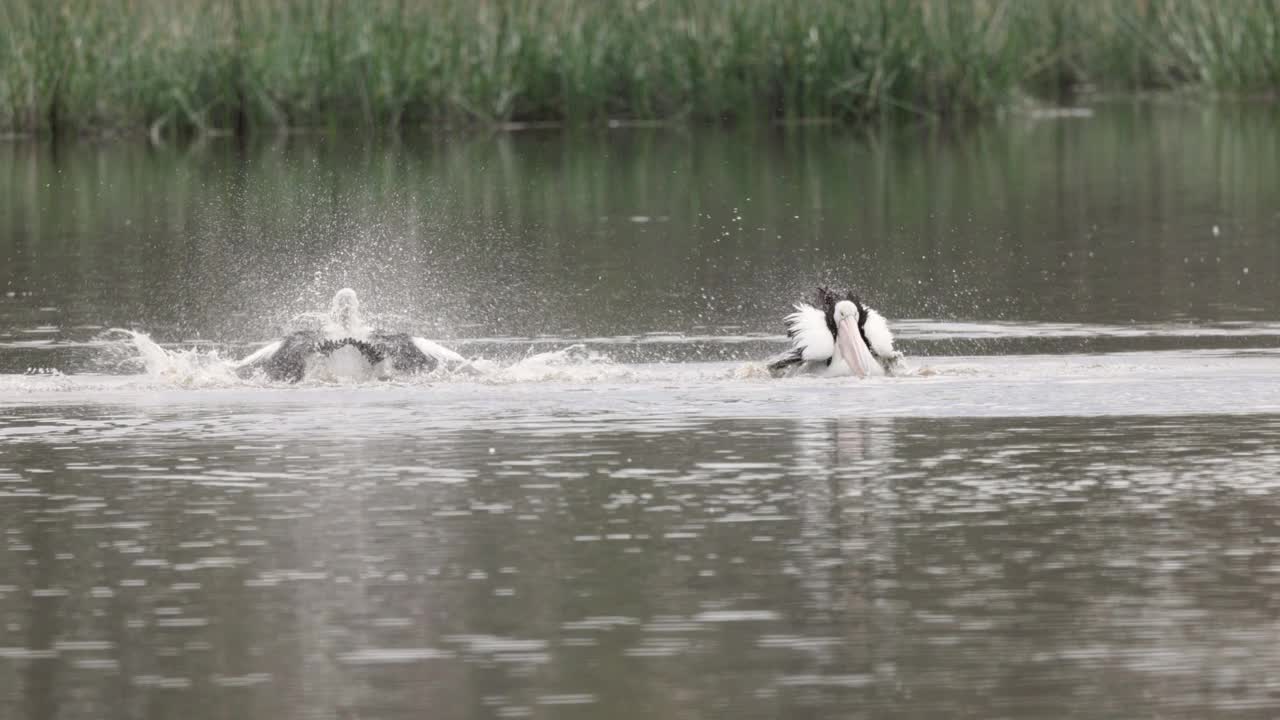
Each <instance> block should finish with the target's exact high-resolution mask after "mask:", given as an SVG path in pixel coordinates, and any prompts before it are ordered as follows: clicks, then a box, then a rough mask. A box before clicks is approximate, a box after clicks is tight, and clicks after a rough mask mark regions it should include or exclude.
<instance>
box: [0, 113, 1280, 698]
mask: <svg viewBox="0 0 1280 720" xmlns="http://www.w3.org/2000/svg"><path fill="white" fill-rule="evenodd" d="M1278 151H1280V126H1277V125H1276V124H1275V121H1274V118H1273V115H1272V114H1271V113H1270V112H1269V111H1267V110H1258V111H1249V110H1247V109H1243V110H1200V109H1195V110H1192V109H1187V108H1176V107H1174V108H1167V107H1151V106H1148V107H1137V108H1133V107H1128V106H1116V107H1103V108H1099V109H1098V110H1097V112H1096V113H1095V114H1094V116H1093V117H1090V118H1073V119H1068V120H1062V121H1046V122H1033V121H1023V120H1010V121H1006V122H1004V123H1000V124H994V125H991V126H987V127H980V128H975V129H972V130H966V131H956V132H954V133H934V132H929V131H898V132H894V133H888V134H863V133H851V132H847V131H837V130H806V131H794V132H765V131H722V132H712V133H707V132H696V133H686V132H683V131H674V130H664V131H656V132H649V131H626V132H621V131H617V132H608V133H599V134H591V135H581V136H579V135H562V134H528V135H514V136H501V137H497V138H490V137H470V138H447V139H445V138H417V139H411V140H406V141H405V142H404V143H403V144H401V145H395V146H385V145H379V146H363V145H360V144H359V143H355V142H353V141H349V140H346V139H342V140H335V139H328V140H325V139H320V138H291V139H289V140H288V141H287V142H284V143H281V144H278V145H266V146H261V147H252V148H248V149H244V150H236V149H234V148H232V147H229V146H225V145H219V144H216V143H214V144H209V145H205V146H197V147H191V148H183V149H167V150H153V149H148V148H146V147H143V146H138V145H133V144H129V143H111V144H105V145H88V144H85V145H77V146H71V147H62V148H59V149H58V150H57V152H54V151H52V150H50V149H49V148H36V147H30V146H25V145H0V169H2V172H0V190H2V192H0V260H2V261H3V262H2V264H0V532H2V533H3V545H0V717H4V718H9V717H15V718H31V719H33V720H46V719H52V718H75V719H79V718H112V719H115V718H134V717H148V718H170V717H190V718H193V719H194V718H201V719H202V718H210V719H212V718H230V717H234V718H254V719H257V718H262V719H265V718H308V719H309V718H342V719H344V720H345V719H355V718H360V719H369V718H410V717H414V718H416V717H432V718H437V717H438V718H479V717H544V718H562V717H563V718H568V717H584V718H596V717H627V718H702V717H725V718H772V717H867V718H881V717H893V718H899V717H900V718H916V717H984V718H985V717H1007V718H1046V719H1047V718H1059V717H1063V716H1073V717H1087V718H1112V717H1186V718H1206V717H1256V718H1273V717H1276V716H1277V715H1280V383H1277V375H1278V374H1280V285H1277V284H1276V283H1275V282H1274V278H1275V277H1276V271H1277V270H1280V267H1278V266H1280V243H1278V242H1277V239H1278V238H1280V208H1278V207H1277V205H1276V204H1275V198H1276V197H1280V163H1276V162H1274V160H1275V158H1276V157H1277V155H1278ZM825 279H830V280H834V281H838V282H845V283H848V284H852V285H856V286H857V287H859V288H861V289H863V291H864V294H865V295H866V296H867V297H868V299H869V300H871V301H872V304H874V305H875V306H877V307H878V308H879V309H881V310H882V311H884V312H885V314H886V315H888V316H889V317H890V319H891V321H893V325H894V327H895V329H897V330H898V333H899V336H900V338H901V345H902V348H903V349H904V350H906V351H907V353H908V355H909V356H910V360H909V363H910V368H911V372H909V373H908V374H906V375H905V376H902V377H895V378H880V379H874V380H867V381H855V380H851V379H834V380H822V379H814V378H798V379H787V380H774V379H771V378H769V377H768V376H767V374H766V373H764V372H763V371H762V370H761V367H760V361H761V360H762V359H764V358H765V357H767V356H768V355H769V354H770V353H772V352H774V351H776V350H778V349H780V348H781V347H782V343H783V340H782V337H781V326H780V322H779V321H780V317H781V316H782V315H783V314H784V313H785V312H786V311H787V310H788V307H789V303H790V302H792V301H793V300H795V299H801V298H803V297H804V296H806V295H807V294H808V288H809V287H810V286H811V285H812V284H813V283H814V282H816V281H819V280H825ZM345 285H350V286H352V287H355V288H356V289H357V290H359V291H360V293H361V296H362V298H363V299H364V300H365V302H366V304H367V305H368V306H369V307H370V308H371V309H372V311H373V312H374V314H375V316H376V318H377V319H378V321H379V322H380V324H383V325H386V326H392V327H396V328H399V329H412V330H414V331H415V332H420V333H422V334H425V335H428V336H430V337H436V338H440V339H442V340H444V341H446V342H447V343H448V344H450V345H452V346H454V347H456V348H458V349H459V350H461V351H463V352H464V353H466V354H468V355H470V356H478V357H481V358H484V360H485V362H486V363H487V364H486V365H485V367H486V368H487V371H486V373H485V374H483V375H481V376H474V375H465V374H458V375H453V374H438V375H433V376H428V377H425V378H416V379H410V380H405V381H395V382H377V383H363V384H350V383H338V384H333V383H320V382H304V383H302V384H301V385H299V386H282V385H273V384H270V383H263V382H261V381H259V380H242V379H240V378H238V377H236V376H235V375H234V374H232V373H230V372H229V371H228V370H227V369H226V366H225V363H224V362H223V360H224V359H226V358H234V357H240V356H243V355H244V354H245V353H247V352H248V351H249V350H250V349H251V348H252V347H255V346H256V345H258V344H260V343H262V342H264V341H266V340H269V339H271V338H273V337H275V336H277V335H278V333H280V332H281V331H282V330H283V329H284V328H286V327H288V326H289V324H290V323H291V322H292V321H293V319H294V318H296V316H298V315H299V314H300V313H304V312H307V311H315V310H319V309H323V307H324V305H325V303H326V301H327V298H328V297H329V296H330V295H331V294H332V293H333V291H334V290H335V289H336V288H337V287H342V286H345ZM110 328H130V329H136V330H142V331H145V332H147V333H148V334H149V335H150V336H151V338H152V339H154V340H156V341H157V342H159V343H160V344H161V345H162V346H163V347H164V351H163V352H160V351H158V350H157V351H156V352H154V353H153V354H152V355H146V353H139V347H140V345H139V344H138V343H137V342H134V341H132V340H131V339H129V338H128V336H126V335H124V334H123V333H119V332H107V330H108V329H110ZM572 346H578V347H572ZM141 347H142V348H143V350H147V351H150V350H151V349H152V348H151V346H149V345H141ZM565 348H570V349H569V350H565ZM27 368H53V369H56V370H57V371H58V372H57V373H52V374H50V373H45V374H39V375H26V374H24V372H25V371H26V370H27Z"/></svg>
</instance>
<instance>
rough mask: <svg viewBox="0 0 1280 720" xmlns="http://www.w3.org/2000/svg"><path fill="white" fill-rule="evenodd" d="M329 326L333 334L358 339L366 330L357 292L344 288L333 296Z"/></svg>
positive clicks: (330, 305)
mask: <svg viewBox="0 0 1280 720" xmlns="http://www.w3.org/2000/svg"><path fill="white" fill-rule="evenodd" d="M329 325H330V329H331V331H333V332H337V333H338V334H342V335H346V336H350V337H357V336H359V335H360V333H361V331H362V330H363V329H364V320H363V319H362V318H361V317H360V300H359V298H357V297H356V291H355V290H352V289H351V288H342V289H341V290H339V291H338V292H337V293H336V294H335V295H334V296H333V302H332V303H330V304H329Z"/></svg>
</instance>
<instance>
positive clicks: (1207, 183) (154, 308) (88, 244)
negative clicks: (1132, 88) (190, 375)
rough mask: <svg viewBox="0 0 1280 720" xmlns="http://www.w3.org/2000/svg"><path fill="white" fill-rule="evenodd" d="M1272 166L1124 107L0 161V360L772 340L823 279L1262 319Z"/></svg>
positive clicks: (1098, 319)
mask: <svg viewBox="0 0 1280 720" xmlns="http://www.w3.org/2000/svg"><path fill="white" fill-rule="evenodd" d="M744 148H748V149H749V151H744ZM1278 154H1280V132H1277V130H1276V127H1275V124H1274V118H1273V113H1272V112H1271V111H1270V110H1269V109H1254V110H1253V111H1250V110H1249V109H1248V108H1243V109H1231V108H1218V109H1208V110H1206V109H1200V108H1188V107H1177V106H1163V107H1162V106H1138V107H1128V106H1123V105H1120V106H1114V107H1106V108H1102V109H1099V111H1098V112H1097V113H1095V115H1094V116H1093V117H1092V118H1090V119H1085V120H1063V121H1029V120H1010V121H1009V122H1007V123H1004V124H999V125H994V126H983V127H978V128H973V129H969V130H960V131H954V132H944V131H929V130H920V129H916V130H904V131H898V132H889V133H884V134H874V135H867V134H865V133H855V132H849V131H845V130H835V129H821V130H809V131H799V130H797V131H786V132H781V131H779V132H774V131H764V130H760V131H756V130H740V131H734V132H712V133H693V134H687V133H684V132H680V131H626V132H623V131H618V132H608V133H595V134H591V133H588V134H581V135H573V134H562V133H550V134H539V133H530V134H516V135H508V136H501V137H498V138H494V137H489V136H475V137H465V136H464V137H448V138H420V139H417V140H414V141H406V142H405V143H403V144H399V145H389V146H383V145H378V146H363V145H360V144H358V143H353V142H352V141H351V140H349V139H347V138H324V137H320V138H310V139H308V138H291V139H289V140H288V141H286V142H282V143H280V144H276V145H269V146H262V147H256V148H251V149H249V150H247V151H246V152H245V153H243V154H237V153H235V152H232V151H231V148H229V147H227V146H223V145H218V144H210V145H204V146H198V147H192V148H181V149H178V148H168V149H154V150H153V149H150V148H147V147H145V146H141V145H135V144H130V143H115V144H106V145H80V146H72V147H68V148H62V149H60V150H59V151H58V152H57V153H54V152H52V151H51V150H49V149H48V148H45V147H42V146H27V145H12V144H9V145H4V144H0V168H2V169H3V170H2V171H0V342H7V341H18V340H40V339H44V340H56V339H67V338H68V337H70V338H76V337H85V336H89V335H92V332H91V331H85V330H81V329H78V328H80V327H81V326H94V327H96V326H107V327H111V326H122V327H131V328H141V329H145V330H147V331H149V332H151V333H153V335H154V336H155V337H156V338H157V339H158V340H160V341H164V342H174V341H191V340H197V339H209V340H217V341H222V342H251V341H261V340H264V339H266V338H268V337H272V336H275V335H277V334H278V332H279V330H280V328H281V326H282V325H284V324H285V323H287V321H288V319H289V318H290V317H292V316H293V315H294V314H297V313H300V312H305V311H312V310H316V309H318V308H323V307H325V306H326V304H327V302H328V299H329V298H330V297H331V296H332V294H333V292H334V291H335V290H336V289H337V288H340V287H345V286H350V287H354V288H355V289H356V290H357V291H358V292H359V293H360V295H361V297H362V298H365V300H366V304H367V305H368V308H369V309H370V310H372V311H374V312H376V313H382V314H383V315H387V316H398V319H401V320H403V321H405V322H407V323H409V324H411V325H412V326H413V327H414V328H415V329H417V330H421V331H423V332H428V333H431V334H432V335H433V336H437V335H438V336H445V337H450V338H452V337H494V336H512V335H515V336H532V335H537V334H541V333H554V334H557V335H565V336H570V337H582V336H597V335H598V336H617V335H622V334H631V333H641V332H649V331H661V332H672V331H675V332H685V333H701V334H708V333H712V334H723V333H726V332H728V333H742V332H748V333H750V332H768V333H771V334H776V333H778V332H779V325H778V322H779V321H778V318H779V317H780V316H781V315H782V314H784V313H785V312H786V310H787V308H788V307H789V303H790V302H792V301H794V300H795V299H796V296H797V294H798V293H801V292H804V288H808V287H810V286H811V284H812V283H813V282H815V281H817V280H820V279H830V280H835V281H837V282H841V283H851V284H854V285H856V286H858V287H859V288H861V289H863V290H864V291H865V294H866V296H867V297H868V298H871V299H872V300H874V303H873V304H875V305H876V306H877V307H878V308H879V309H880V310H882V311H883V312H884V313H885V314H886V316H887V317H890V318H903V317H907V318H920V317H924V318H947V319H957V318H966V319H975V320H979V321H990V320H998V319H1005V320H1016V321H1055V322H1061V321H1065V322H1090V323H1128V322H1131V321H1135V320H1136V321H1143V322H1166V321H1170V320H1176V321H1187V320H1190V321H1227V320H1262V321H1274V320H1275V319H1276V318H1275V316H1274V308H1275V307H1277V305H1280V288H1278V287H1277V285H1276V283H1273V282H1271V280H1270V278H1272V277H1274V276H1275V274H1276V272H1277V271H1278V270H1280V245H1277V243H1275V242H1274V239H1275V237H1276V236H1277V234H1278V233H1280V216H1278V215H1277V214H1276V208H1275V202H1274V199H1275V198H1276V197H1277V196H1280V164H1277V163H1275V162H1274V161H1273V159H1274V158H1275V157H1276V156H1277V155H1278ZM5 293H12V294H13V297H5ZM391 319H397V318H391Z"/></svg>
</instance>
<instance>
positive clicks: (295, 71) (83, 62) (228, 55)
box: [0, 0, 1280, 133]
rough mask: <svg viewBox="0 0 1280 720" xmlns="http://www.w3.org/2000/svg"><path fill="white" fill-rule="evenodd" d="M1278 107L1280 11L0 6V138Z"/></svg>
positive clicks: (78, 1) (1108, 0)
mask: <svg viewBox="0 0 1280 720" xmlns="http://www.w3.org/2000/svg"><path fill="white" fill-rule="evenodd" d="M1084 85H1093V86H1102V87H1110V88H1117V89H1146V88H1184V87H1185V88H1195V89H1199V90H1206V91H1212V92H1219V93H1231V94H1247V95H1258V94H1267V95H1271V94H1274V93H1275V91H1276V89H1277V88H1278V87H1280V0H1229V1H1226V0H810V1H809V2H794V1H793V0H717V1H716V2H705V1H704V0H610V1H609V2H599V1H598V0H0V129H3V130H6V131H10V132H54V133H57V132H73V131H83V130H103V129H136V128H142V129H147V130H150V131H152V132H155V133H172V132H202V131H203V132H217V131H223V132H248V131H249V130H251V129H270V128H285V127H315V126H343V127H347V126H352V127H362V128H370V129H372V128H380V127H398V126H404V125H411V124H421V123H433V124H442V123H475V122H479V123H507V122H513V121H553V122H571V123H598V122H602V121H605V120H614V119H618V120H646V121H647V120H659V121H673V120H674V121H686V120H687V121H726V120H753V119H765V120H788V121H799V120H814V119H824V120H833V121H860V120H866V119H868V118H875V117H881V116H887V115H898V114H906V115H915V116H923V117H946V116H954V115H961V114H969V113H980V112H990V111H992V110H995V109H998V108H1001V107H1005V106H1008V105H1009V104H1010V103H1012V102H1014V101H1017V100H1019V99H1021V98H1025V97H1033V96H1040V97H1045V98H1050V99H1056V98H1058V97H1059V96H1061V95H1063V94H1065V93H1068V92H1070V91H1071V90H1073V89H1075V88H1079V87H1081V86H1084Z"/></svg>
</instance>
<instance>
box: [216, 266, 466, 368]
mask: <svg viewBox="0 0 1280 720" xmlns="http://www.w3.org/2000/svg"><path fill="white" fill-rule="evenodd" d="M442 363H443V364H452V365H460V366H467V365H468V363H467V360H466V358H464V357H462V356H461V355H459V354H458V353H456V352H454V351H452V350H450V349H448V348H446V347H444V346H442V345H440V344H438V343H435V342H432V341H431V340H427V339H426V338H420V337H415V336H412V335H407V334H404V333H386V332H381V331H378V330H374V329H371V328H370V327H368V326H367V325H366V324H365V322H364V317H363V316H362V315H361V314H360V301H359V299H357V298H356V291H355V290H352V289H351V288H343V289H341V290H339V291H338V292H337V294H335V295H334V296H333V302H332V303H331V304H330V306H329V317H328V318H327V320H326V322H325V325H324V328H323V330H319V331H316V330H298V331H295V332H292V333H290V334H288V335H286V336H285V337H283V338H282V339H280V340H277V341H275V342H273V343H271V344H269V345H266V346H264V347H262V348H259V349H258V350H256V351H254V352H253V354H251V355H249V356H248V357H246V358H245V359H243V360H240V361H239V362H237V363H235V364H234V367H235V369H236V370H237V371H238V372H252V371H254V370H259V369H260V370H262V371H263V372H264V373H265V374H266V376H267V377H268V378H270V379H271V380H275V381H282V380H283V381H288V382H298V381H299V380H301V379H302V378H303V377H305V376H306V375H307V372H308V371H309V370H312V369H315V368H317V366H320V365H322V364H323V365H325V369H326V370H328V372H329V373H330V374H332V375H337V376H343V377H355V378H363V377H368V376H374V377H380V378H386V377H390V376H391V375H392V374H394V373H401V374H404V373H416V372H431V371H432V370H435V369H436V368H437V367H439V366H440V365H441V364H442Z"/></svg>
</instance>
